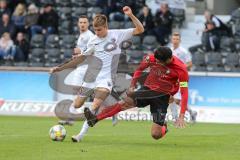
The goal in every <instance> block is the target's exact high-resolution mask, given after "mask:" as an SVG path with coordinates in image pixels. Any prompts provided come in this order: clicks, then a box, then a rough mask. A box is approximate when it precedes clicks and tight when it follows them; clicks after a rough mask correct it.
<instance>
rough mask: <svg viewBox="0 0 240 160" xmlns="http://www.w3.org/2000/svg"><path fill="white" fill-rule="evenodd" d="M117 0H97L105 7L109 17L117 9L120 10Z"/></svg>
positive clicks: (98, 4) (99, 4) (104, 10)
mask: <svg viewBox="0 0 240 160" xmlns="http://www.w3.org/2000/svg"><path fill="white" fill-rule="evenodd" d="M116 3H117V1H116V0H97V2H96V5H97V6H99V7H101V8H102V9H103V14H105V15H106V16H107V17H109V14H110V13H112V12H115V11H119V10H118V9H117V5H116Z"/></svg>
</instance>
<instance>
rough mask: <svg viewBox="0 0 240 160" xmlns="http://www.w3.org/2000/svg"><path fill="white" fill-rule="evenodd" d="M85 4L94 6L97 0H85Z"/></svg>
mask: <svg viewBox="0 0 240 160" xmlns="http://www.w3.org/2000/svg"><path fill="white" fill-rule="evenodd" d="M85 3H87V4H88V6H96V4H97V0H86V2H85Z"/></svg>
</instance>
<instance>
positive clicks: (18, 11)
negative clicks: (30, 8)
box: [13, 3, 26, 16]
mask: <svg viewBox="0 0 240 160" xmlns="http://www.w3.org/2000/svg"><path fill="white" fill-rule="evenodd" d="M13 15H14V16H25V15H26V8H25V5H24V4H21V3H19V4H18V5H17V7H16V8H15V10H14V13H13Z"/></svg>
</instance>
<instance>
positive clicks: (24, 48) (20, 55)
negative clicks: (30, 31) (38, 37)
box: [14, 32, 29, 61]
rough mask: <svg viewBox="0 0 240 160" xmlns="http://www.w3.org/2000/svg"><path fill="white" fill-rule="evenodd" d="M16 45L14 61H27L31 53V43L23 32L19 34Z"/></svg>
mask: <svg viewBox="0 0 240 160" xmlns="http://www.w3.org/2000/svg"><path fill="white" fill-rule="evenodd" d="M15 45H16V55H15V57H14V59H15V60H16V61H27V59H28V53H29V43H28V41H27V40H26V38H25V35H24V34H23V33H22V32H19V33H18V34H17V38H16V41H15Z"/></svg>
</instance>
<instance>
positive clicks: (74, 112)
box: [69, 103, 79, 114]
mask: <svg viewBox="0 0 240 160" xmlns="http://www.w3.org/2000/svg"><path fill="white" fill-rule="evenodd" d="M69 112H70V113H72V114H79V113H78V111H77V109H76V108H75V107H74V103H72V104H71V106H70V107H69Z"/></svg>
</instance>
